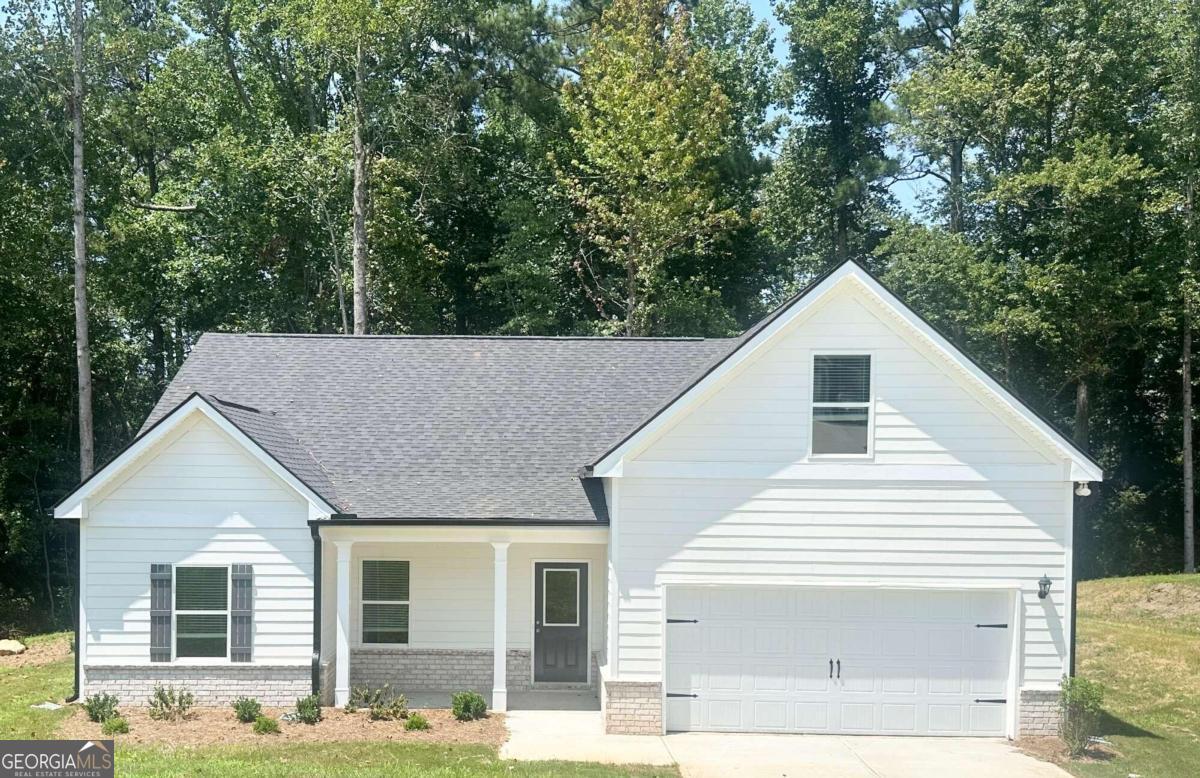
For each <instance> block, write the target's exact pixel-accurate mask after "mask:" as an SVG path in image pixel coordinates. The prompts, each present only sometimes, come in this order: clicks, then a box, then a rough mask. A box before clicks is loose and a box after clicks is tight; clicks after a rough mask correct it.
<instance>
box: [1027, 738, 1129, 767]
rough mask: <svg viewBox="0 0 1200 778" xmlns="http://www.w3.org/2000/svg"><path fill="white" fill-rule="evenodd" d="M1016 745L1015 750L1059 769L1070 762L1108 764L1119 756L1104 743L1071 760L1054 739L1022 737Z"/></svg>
mask: <svg viewBox="0 0 1200 778" xmlns="http://www.w3.org/2000/svg"><path fill="white" fill-rule="evenodd" d="M1016 745H1017V748H1019V749H1021V751H1023V752H1025V753H1026V754H1029V755H1030V756H1032V757H1033V758H1034V759H1040V760H1042V761H1043V762H1050V763H1051V764H1056V765H1059V766H1060V767H1062V766H1065V765H1068V764H1071V763H1072V762H1074V763H1076V764H1078V763H1081V762H1082V763H1084V764H1087V763H1089V762H1108V761H1111V760H1113V759H1114V758H1116V757H1118V756H1120V754H1119V753H1118V752H1117V750H1116V749H1114V748H1113V747H1112V746H1109V745H1106V744H1104V743H1093V744H1092V745H1090V746H1088V749H1087V751H1086V752H1085V753H1084V755H1083V756H1081V757H1079V758H1077V759H1071V757H1070V755H1069V754H1068V753H1067V746H1066V744H1065V743H1063V742H1062V740H1061V739H1059V738H1056V737H1023V738H1021V739H1020V740H1018V741H1017V742H1016Z"/></svg>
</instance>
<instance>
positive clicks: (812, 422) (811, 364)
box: [808, 349, 878, 461]
mask: <svg viewBox="0 0 1200 778" xmlns="http://www.w3.org/2000/svg"><path fill="white" fill-rule="evenodd" d="M817 357H867V358H868V359H869V360H870V362H869V363H868V373H867V378H868V381H867V401H866V402H858V403H851V402H834V403H819V402H817V401H816V391H815V390H816V382H817ZM877 361H878V360H877V359H876V356H875V352H873V351H867V350H861V349H820V350H814V351H812V353H811V357H810V358H809V361H808V368H809V374H808V391H809V399H808V406H809V410H808V458H809V459H820V460H858V461H862V460H869V459H874V458H875V367H876V364H877ZM817 408H866V409H867V452H866V453H865V454H836V453H831V454H821V453H817V452H816V451H814V450H813V443H814V441H815V438H816V436H815V435H814V434H813V428H814V427H815V426H816V413H814V411H815V410H816V409H817Z"/></svg>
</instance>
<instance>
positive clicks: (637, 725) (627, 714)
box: [604, 681, 663, 735]
mask: <svg viewBox="0 0 1200 778" xmlns="http://www.w3.org/2000/svg"><path fill="white" fill-rule="evenodd" d="M604 694H605V704H604V731H605V732H607V733H608V734H610V735H660V734H662V731H663V730H662V727H663V709H662V684H660V683H642V682H628V681H606V682H605V684H604Z"/></svg>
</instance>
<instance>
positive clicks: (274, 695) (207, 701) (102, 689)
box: [83, 665, 312, 708]
mask: <svg viewBox="0 0 1200 778" xmlns="http://www.w3.org/2000/svg"><path fill="white" fill-rule="evenodd" d="M83 674H84V682H83V696H85V697H86V696H90V695H93V694H102V693H103V694H111V695H113V696H115V697H116V698H117V699H118V700H119V701H120V704H121V705H124V706H127V707H141V706H145V705H147V704H149V700H150V695H151V694H153V692H154V687H155V686H156V685H159V684H161V685H162V686H174V687H175V688H176V689H179V690H183V689H186V690H188V691H190V692H191V693H192V694H193V695H195V697H196V705H199V706H206V707H207V706H224V705H228V704H229V703H231V702H233V701H234V700H235V699H237V698H238V697H254V698H255V699H257V700H258V701H259V702H261V703H262V704H263V705H266V706H268V707H272V708H283V707H291V706H293V705H295V704H296V700H298V699H299V698H301V697H306V696H308V695H309V694H311V693H312V668H311V667H308V666H264V665H219V666H212V665H209V666H201V665H161V666H153V665H121V666H109V665H104V666H96V665H93V666H90V667H85V668H84V671H83Z"/></svg>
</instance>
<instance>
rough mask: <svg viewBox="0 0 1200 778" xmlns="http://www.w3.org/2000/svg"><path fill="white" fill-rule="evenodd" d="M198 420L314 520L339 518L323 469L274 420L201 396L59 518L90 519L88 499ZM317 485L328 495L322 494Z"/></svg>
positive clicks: (96, 478) (79, 491)
mask: <svg viewBox="0 0 1200 778" xmlns="http://www.w3.org/2000/svg"><path fill="white" fill-rule="evenodd" d="M197 415H200V416H203V417H205V418H207V419H208V420H209V421H210V422H212V423H213V424H214V425H216V426H217V427H218V428H219V429H220V430H221V431H223V432H224V433H225V434H226V435H228V436H229V437H230V438H232V439H233V441H234V442H235V443H237V444H238V445H239V446H240V447H241V448H242V449H244V450H245V451H246V452H247V453H248V454H250V455H251V456H252V457H254V459H256V460H257V461H258V462H259V463H261V464H262V465H264V466H265V467H266V469H267V470H269V471H270V472H271V473H273V474H274V475H275V476H276V477H277V478H279V480H281V481H283V482H284V483H285V484H287V485H288V486H289V487H291V488H292V489H293V490H294V491H295V492H297V493H298V494H299V495H300V496H301V497H303V498H304V499H305V500H306V501H307V502H308V503H309V518H322V517H328V516H330V515H332V514H334V513H337V512H338V508H337V507H336V504H335V502H334V498H333V496H332V495H333V492H332V485H331V484H329V482H328V479H327V478H323V477H322V475H321V472H320V466H319V464H317V463H316V461H315V460H313V459H312V458H311V456H310V455H307V454H306V452H304V450H303V449H302V448H301V447H300V446H299V444H298V443H297V442H296V441H295V439H294V438H292V437H291V436H290V435H289V434H288V433H287V432H286V430H284V429H283V428H282V426H281V425H280V424H279V423H277V422H276V421H274V420H273V419H272V418H270V416H269V414H264V413H263V412H261V411H259V410H257V409H255V408H251V407H248V406H243V405H238V404H235V403H228V402H225V401H222V400H220V399H219V398H217V397H213V396H206V395H202V394H200V393H198V392H196V393H192V394H191V395H189V396H188V397H187V399H185V400H184V401H183V402H181V403H179V404H178V405H176V406H175V407H174V408H173V409H172V410H170V411H169V412H167V413H166V414H165V415H163V416H162V417H161V418H159V419H158V420H157V421H156V422H155V423H154V424H152V425H150V426H149V427H147V428H146V429H145V430H144V431H143V432H142V433H141V434H140V435H138V437H137V438H135V439H134V440H133V441H132V442H131V443H130V444H129V445H128V446H126V447H125V448H124V449H123V450H122V451H121V452H119V453H118V454H117V455H116V456H115V457H113V458H112V459H111V460H109V462H108V463H107V464H105V465H104V466H103V467H101V468H100V469H99V470H97V471H96V472H94V473H93V474H92V475H91V477H89V478H88V479H86V480H85V481H84V482H83V483H81V484H80V485H79V486H77V487H76V488H75V489H74V490H73V491H72V492H71V493H69V494H67V495H66V496H65V497H63V498H62V500H60V501H59V502H58V504H56V505H55V506H54V516H55V518H66V519H70V518H75V519H78V518H86V516H87V504H88V500H89V499H91V498H93V497H94V496H96V495H97V494H100V493H101V491H102V490H103V489H105V487H107V486H108V485H110V484H112V483H114V482H115V481H116V480H117V479H119V478H120V477H121V476H122V475H123V474H125V473H128V472H129V471H130V470H131V469H133V468H135V467H137V466H138V465H139V464H140V463H142V462H144V461H145V459H146V457H148V456H151V455H153V452H154V451H155V450H156V449H157V448H158V447H159V445H160V444H162V443H165V442H167V441H168V440H170V438H171V436H172V435H173V433H174V432H175V431H176V430H178V429H179V428H180V427H181V426H182V425H184V424H185V423H186V422H188V421H189V420H191V419H193V418H195V417H196V416H197ZM264 442H265V443H266V445H264ZM268 446H269V447H270V448H268ZM306 459H307V461H306ZM310 482H311V483H310ZM314 484H315V485H316V486H317V487H318V488H321V489H322V491H323V493H318V492H317V491H316V490H315V489H314Z"/></svg>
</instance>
